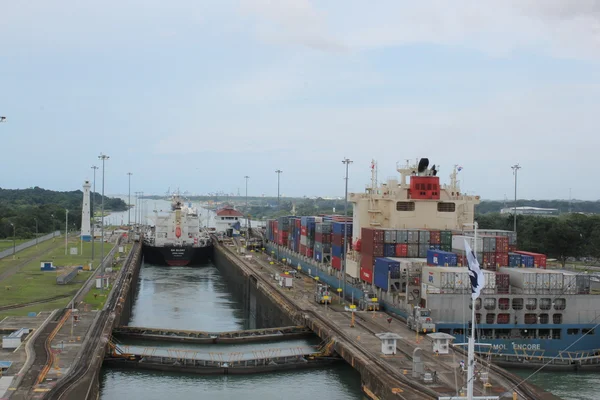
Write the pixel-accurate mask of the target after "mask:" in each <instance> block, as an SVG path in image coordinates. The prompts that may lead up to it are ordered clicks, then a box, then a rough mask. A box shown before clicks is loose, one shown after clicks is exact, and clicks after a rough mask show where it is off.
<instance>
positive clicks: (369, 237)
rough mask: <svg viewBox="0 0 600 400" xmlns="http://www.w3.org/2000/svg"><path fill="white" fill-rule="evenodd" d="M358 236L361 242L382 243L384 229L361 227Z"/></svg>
mask: <svg viewBox="0 0 600 400" xmlns="http://www.w3.org/2000/svg"><path fill="white" fill-rule="evenodd" d="M360 238H361V239H362V240H363V242H365V243H366V242H371V243H383V238H384V231H383V230H382V229H374V228H362V229H361V230H360Z"/></svg>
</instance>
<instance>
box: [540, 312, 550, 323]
mask: <svg viewBox="0 0 600 400" xmlns="http://www.w3.org/2000/svg"><path fill="white" fill-rule="evenodd" d="M539 319H540V324H547V323H548V322H550V316H549V315H548V314H540V317H539Z"/></svg>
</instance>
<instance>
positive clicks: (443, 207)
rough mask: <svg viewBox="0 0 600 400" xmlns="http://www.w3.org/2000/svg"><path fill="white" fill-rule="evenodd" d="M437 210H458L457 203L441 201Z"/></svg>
mask: <svg viewBox="0 0 600 400" xmlns="http://www.w3.org/2000/svg"><path fill="white" fill-rule="evenodd" d="M437 210H438V212H454V211H456V204H454V203H443V202H440V203H438V204H437Z"/></svg>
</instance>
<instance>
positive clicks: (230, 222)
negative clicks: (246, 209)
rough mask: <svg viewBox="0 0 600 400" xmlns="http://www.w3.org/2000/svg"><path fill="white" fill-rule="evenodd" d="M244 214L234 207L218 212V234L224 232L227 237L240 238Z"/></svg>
mask: <svg viewBox="0 0 600 400" xmlns="http://www.w3.org/2000/svg"><path fill="white" fill-rule="evenodd" d="M243 217H244V214H242V213H241V212H239V211H238V210H236V209H234V208H233V207H232V206H225V207H223V208H221V209H220V210H218V211H217V215H216V216H215V227H216V232H222V233H224V234H225V235H227V236H229V237H231V236H238V235H239V234H240V228H241V221H242V219H243Z"/></svg>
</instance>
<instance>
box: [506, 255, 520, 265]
mask: <svg viewBox="0 0 600 400" xmlns="http://www.w3.org/2000/svg"><path fill="white" fill-rule="evenodd" d="M508 266H509V267H520V266H521V255H520V254H517V253H508Z"/></svg>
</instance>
